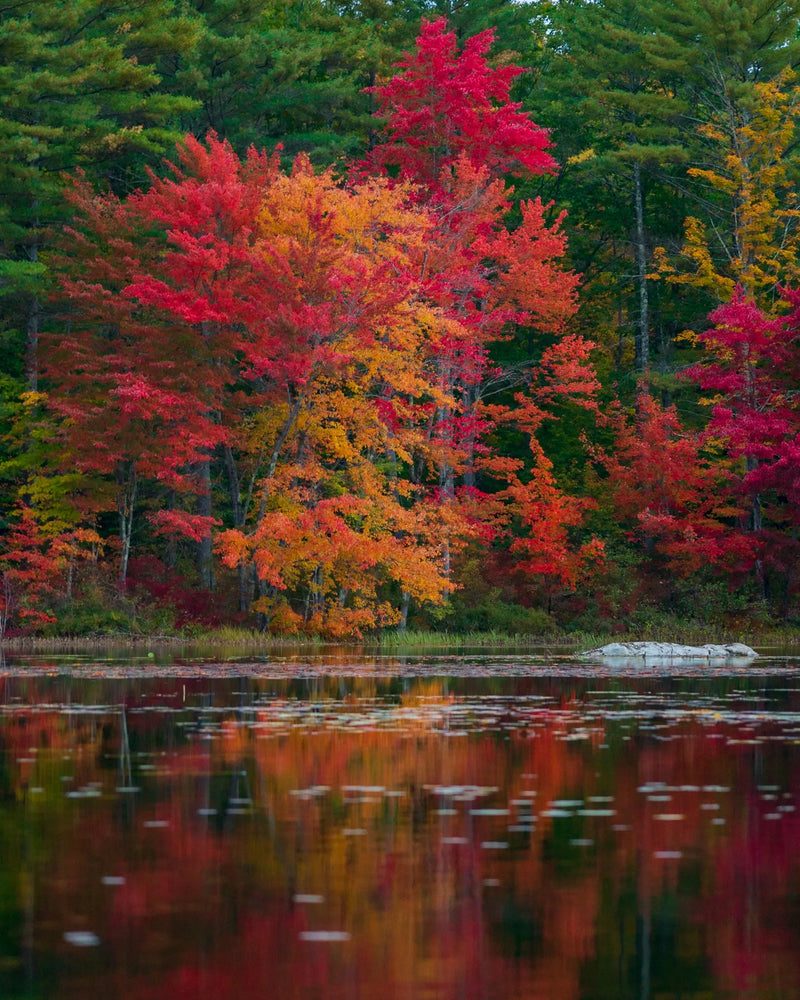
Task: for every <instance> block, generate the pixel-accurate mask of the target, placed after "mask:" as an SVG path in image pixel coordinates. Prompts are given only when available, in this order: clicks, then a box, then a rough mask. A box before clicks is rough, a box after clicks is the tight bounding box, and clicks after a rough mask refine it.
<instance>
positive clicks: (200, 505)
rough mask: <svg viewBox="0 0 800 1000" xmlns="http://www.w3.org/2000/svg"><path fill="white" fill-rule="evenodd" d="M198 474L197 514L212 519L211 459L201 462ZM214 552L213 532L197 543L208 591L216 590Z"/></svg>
mask: <svg viewBox="0 0 800 1000" xmlns="http://www.w3.org/2000/svg"><path fill="white" fill-rule="evenodd" d="M196 474H197V479H198V483H199V491H198V494H197V508H196V509H197V513H198V514H200V515H201V516H202V517H211V458H210V457H209V458H207V459H205V461H203V462H199V463H198V464H197V467H196ZM212 559H213V552H212V547H211V531H210V529H209V533H208V535H207V536H206V537H205V538H201V539H200V541H199V542H197V552H196V561H197V573H198V576H199V577H200V586H201V587H203V588H204V589H206V590H213V589H214V564H213V562H212Z"/></svg>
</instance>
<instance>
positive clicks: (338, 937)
mask: <svg viewBox="0 0 800 1000" xmlns="http://www.w3.org/2000/svg"><path fill="white" fill-rule="evenodd" d="M300 940H301V941H349V940H350V935H349V934H348V933H347V931H301V932H300Z"/></svg>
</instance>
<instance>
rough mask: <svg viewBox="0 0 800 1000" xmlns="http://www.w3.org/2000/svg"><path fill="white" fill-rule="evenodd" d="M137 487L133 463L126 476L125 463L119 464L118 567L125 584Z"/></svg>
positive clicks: (130, 463) (122, 581)
mask: <svg viewBox="0 0 800 1000" xmlns="http://www.w3.org/2000/svg"><path fill="white" fill-rule="evenodd" d="M137 485H138V484H137V481H136V465H135V463H134V462H129V463H128V470H127V474H126V469H125V463H124V462H121V463H120V464H119V465H118V466H117V512H118V514H119V540H120V545H121V549H122V551H121V555H120V566H119V580H120V583H125V580H126V579H127V577H128V561H129V560H130V555H131V536H132V533H133V511H134V508H135V506H136V489H137Z"/></svg>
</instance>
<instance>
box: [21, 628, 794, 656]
mask: <svg viewBox="0 0 800 1000" xmlns="http://www.w3.org/2000/svg"><path fill="white" fill-rule="evenodd" d="M637 640H650V641H660V642H680V643H687V644H691V645H702V644H703V643H706V642H716V643H721V642H746V643H748V645H751V646H759V647H762V648H763V647H768V646H778V647H795V646H797V647H800V629H798V628H797V627H796V626H788V625H786V626H780V627H763V626H761V627H749V626H747V625H745V626H739V627H738V628H732V629H723V628H721V627H718V626H710V625H705V624H699V623H692V622H689V623H680V622H676V621H672V622H652V623H650V624H647V625H644V626H642V627H640V628H638V629H636V630H635V631H634V630H631V631H625V632H616V633H613V634H612V633H610V632H602V631H597V632H560V631H553V632H548V633H545V634H533V633H520V632H518V633H509V632H497V631H489V632H478V631H474V632H450V631H411V630H409V631H405V632H401V631H391V632H389V631H386V632H383V633H381V634H379V635H373V636H367V637H365V638H363V639H358V640H355V639H354V640H350V641H344V640H329V639H324V638H322V637H319V636H280V635H267V634H265V633H263V632H257V631H255V630H252V629H245V628H233V627H229V626H226V627H223V628H219V629H213V630H204V631H195V630H193V631H192V632H191V633H175V634H160V633H153V634H140V633H135V634H134V633H130V632H115V633H106V634H101V635H83V636H67V635H64V636H36V635H28V636H9V637H6V638H5V639H4V640H3V641H2V647H3V648H4V649H6V650H8V651H15V650H16V651H19V652H61V653H71V652H74V653H79V652H81V651H83V650H90V649H91V650H96V649H104V650H113V649H126V648H130V649H148V648H150V647H152V646H173V647H181V648H185V649H187V651H188V650H190V649H192V650H193V649H207V650H225V651H227V652H230V653H254V654H256V653H259V652H264V651H267V650H271V649H297V650H303V651H307V652H324V651H326V650H331V649H337V648H338V649H349V650H362V651H364V652H365V653H367V652H371V653H374V652H386V653H403V652H407V653H414V652H429V651H436V650H456V649H461V650H463V649H475V650H480V649H485V650H508V651H512V650H518V651H522V650H531V649H533V648H536V649H541V648H542V647H545V648H550V647H559V648H561V649H564V650H572V649H575V650H578V649H591V648H593V647H595V646H601V645H603V644H605V643H607V642H633V641H637Z"/></svg>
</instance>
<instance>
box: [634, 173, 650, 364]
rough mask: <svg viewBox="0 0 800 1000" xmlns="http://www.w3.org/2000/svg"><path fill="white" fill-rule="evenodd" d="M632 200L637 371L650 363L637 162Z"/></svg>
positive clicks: (644, 251)
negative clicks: (637, 300) (634, 246)
mask: <svg viewBox="0 0 800 1000" xmlns="http://www.w3.org/2000/svg"><path fill="white" fill-rule="evenodd" d="M633 201H634V210H635V213H636V240H635V245H636V284H637V290H638V294H639V322H638V326H637V331H636V358H635V367H636V371H637V372H644V371H646V370H647V366H648V364H649V363H650V315H649V302H648V297H647V245H646V243H645V235H644V198H643V196H642V171H641V166H640V165H639V164H638V163H634V165H633Z"/></svg>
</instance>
